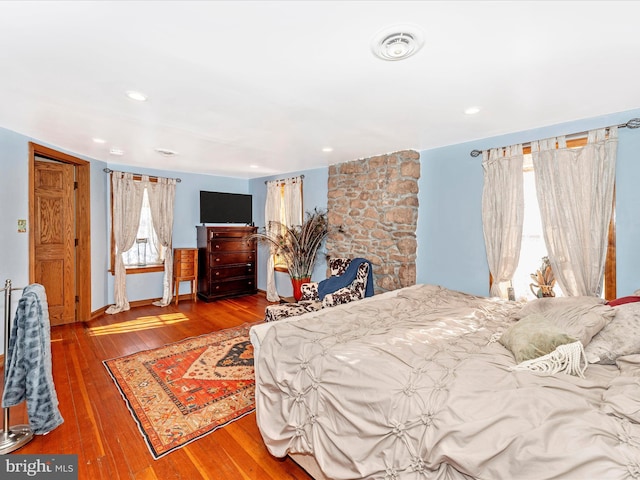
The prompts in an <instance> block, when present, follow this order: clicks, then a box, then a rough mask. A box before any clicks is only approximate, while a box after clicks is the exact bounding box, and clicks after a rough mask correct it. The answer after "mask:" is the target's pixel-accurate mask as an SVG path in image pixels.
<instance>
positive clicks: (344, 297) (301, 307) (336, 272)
mask: <svg viewBox="0 0 640 480" xmlns="http://www.w3.org/2000/svg"><path fill="white" fill-rule="evenodd" d="M352 262H354V263H353V265H352V268H351V269H349V265H351V263H352ZM329 269H330V271H331V277H329V278H328V279H326V280H323V281H322V282H309V283H304V284H302V288H301V291H302V298H301V299H300V301H299V302H298V303H285V304H281V305H269V306H268V307H267V308H266V310H265V321H267V322H271V321H275V320H280V319H282V318H287V317H292V316H296V315H302V314H303V313H307V312H313V311H316V310H320V309H322V308H325V307H333V306H335V305H340V304H343V303H349V302H352V301H354V300H361V299H363V298H364V297H365V296H371V295H373V278H372V276H371V275H370V272H371V264H370V262H369V261H368V260H365V259H362V258H359V259H353V260H352V259H349V258H332V259H330V260H329ZM345 274H347V275H345Z"/></svg>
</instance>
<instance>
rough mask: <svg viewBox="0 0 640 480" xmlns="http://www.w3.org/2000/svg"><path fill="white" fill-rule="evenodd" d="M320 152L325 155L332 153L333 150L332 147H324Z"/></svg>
mask: <svg viewBox="0 0 640 480" xmlns="http://www.w3.org/2000/svg"><path fill="white" fill-rule="evenodd" d="M322 151H323V152H325V153H329V152H333V148H332V147H324V148H323V149H322Z"/></svg>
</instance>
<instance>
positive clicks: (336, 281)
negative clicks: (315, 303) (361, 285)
mask: <svg viewBox="0 0 640 480" xmlns="http://www.w3.org/2000/svg"><path fill="white" fill-rule="evenodd" d="M363 263H368V264H369V275H367V286H366V288H365V293H364V296H365V297H372V296H373V275H372V268H373V267H372V266H371V262H370V261H369V260H366V259H364V258H354V259H353V260H351V262H350V263H349V266H348V267H347V269H346V270H345V271H344V273H343V274H342V275H336V276H333V277H329V278H327V279H326V280H322V281H321V282H319V283H318V297H320V300H322V299H323V298H324V297H325V295H328V294H330V293H333V292H335V291H337V290H340V289H341V288H344V287H348V286H349V285H351V283H353V281H354V280H355V279H356V276H357V275H358V267H360V265H362V264H363Z"/></svg>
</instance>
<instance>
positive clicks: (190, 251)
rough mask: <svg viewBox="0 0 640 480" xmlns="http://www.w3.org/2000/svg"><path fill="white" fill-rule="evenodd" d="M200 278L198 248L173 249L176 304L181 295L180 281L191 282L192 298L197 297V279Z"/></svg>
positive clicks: (194, 299)
mask: <svg viewBox="0 0 640 480" xmlns="http://www.w3.org/2000/svg"><path fill="white" fill-rule="evenodd" d="M197 278H198V249H197V248H174V249H173V296H174V297H175V302H176V305H177V304H178V297H179V296H180V282H191V299H192V300H193V301H194V302H195V301H196V300H197V299H196V280H197Z"/></svg>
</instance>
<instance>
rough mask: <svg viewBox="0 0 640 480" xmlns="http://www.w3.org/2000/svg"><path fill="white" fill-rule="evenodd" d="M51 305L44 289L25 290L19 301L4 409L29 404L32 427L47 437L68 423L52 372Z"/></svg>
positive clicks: (13, 329) (31, 286)
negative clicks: (62, 411) (65, 421)
mask: <svg viewBox="0 0 640 480" xmlns="http://www.w3.org/2000/svg"><path fill="white" fill-rule="evenodd" d="M49 330H50V326H49V306H48V304H47V296H46V294H45V291H44V287H43V286H42V285H39V284H37V283H34V284H33V285H29V286H27V287H25V289H24V290H23V292H22V298H20V301H19V302H18V310H17V311H16V318H15V320H14V321H13V326H12V328H11V334H10V336H9V350H8V352H7V358H6V359H5V379H4V392H3V394H2V406H3V407H13V406H15V405H18V404H19V403H21V402H22V401H23V400H25V399H26V401H27V415H28V416H29V426H30V427H31V430H32V431H33V433H35V434H38V435H44V434H45V433H49V432H50V431H51V430H53V429H54V428H56V427H57V426H58V425H60V424H61V423H62V422H63V421H64V420H63V419H62V416H61V415H60V411H59V410H58V396H57V395H56V390H55V387H54V385H53V375H52V372H51V333H50V331H49Z"/></svg>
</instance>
